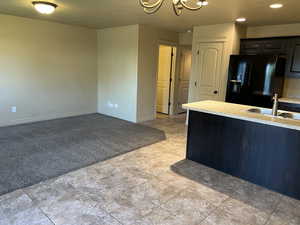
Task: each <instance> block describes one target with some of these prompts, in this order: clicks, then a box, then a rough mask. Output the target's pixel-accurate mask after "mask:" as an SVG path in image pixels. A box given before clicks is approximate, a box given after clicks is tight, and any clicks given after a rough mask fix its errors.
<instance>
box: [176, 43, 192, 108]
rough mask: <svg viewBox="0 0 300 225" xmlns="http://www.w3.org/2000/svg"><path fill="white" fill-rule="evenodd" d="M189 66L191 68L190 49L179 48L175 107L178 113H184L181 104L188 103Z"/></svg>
mask: <svg viewBox="0 0 300 225" xmlns="http://www.w3.org/2000/svg"><path fill="white" fill-rule="evenodd" d="M191 66H192V48H191V47H181V53H180V68H179V76H178V107H177V112H178V113H182V112H185V110H184V109H183V108H182V107H181V106H182V104H185V103H187V102H188V96H189V82H190V74H191Z"/></svg>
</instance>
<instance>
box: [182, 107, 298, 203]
mask: <svg viewBox="0 0 300 225" xmlns="http://www.w3.org/2000/svg"><path fill="white" fill-rule="evenodd" d="M299 148H300V131H298V130H292V129H287V128H282V127H276V126H272V125H266V124H260V123H255V122H250V121H246V120H239V119H233V118H228V117H222V116H216V115H212V114H207V113H200V112H195V111H190V114H189V127H188V141H187V159H189V160H192V161H195V162H198V163H201V164H202V165H205V166H208V167H212V168H214V169H216V170H220V171H222V172H224V173H228V174H230V175H233V176H236V177H239V178H242V179H244V180H247V181H250V182H252V183H254V184H258V185H261V186H263V187H266V188H269V189H271V190H274V191H277V192H279V193H282V194H285V195H288V196H291V197H294V198H296V199H300V179H299V176H300V164H299V162H300V151H299Z"/></svg>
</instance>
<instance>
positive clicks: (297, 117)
mask: <svg viewBox="0 0 300 225" xmlns="http://www.w3.org/2000/svg"><path fill="white" fill-rule="evenodd" d="M278 117H283V118H286V119H292V120H300V114H299V113H289V112H282V113H278Z"/></svg>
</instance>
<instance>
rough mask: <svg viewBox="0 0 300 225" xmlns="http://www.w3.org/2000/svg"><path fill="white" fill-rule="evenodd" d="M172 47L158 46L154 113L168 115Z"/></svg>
mask: <svg viewBox="0 0 300 225" xmlns="http://www.w3.org/2000/svg"><path fill="white" fill-rule="evenodd" d="M171 66H172V47H171V46H165V45H160V46H159V60H158V76H157V93H156V96H157V97H156V111H157V112H160V113H165V114H169V102H170V100H169V98H170V79H171Z"/></svg>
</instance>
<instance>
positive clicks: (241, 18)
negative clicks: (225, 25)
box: [236, 17, 247, 23]
mask: <svg viewBox="0 0 300 225" xmlns="http://www.w3.org/2000/svg"><path fill="white" fill-rule="evenodd" d="M246 21H247V19H246V18H244V17H240V18H237V19H236V22H239V23H242V22H246Z"/></svg>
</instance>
